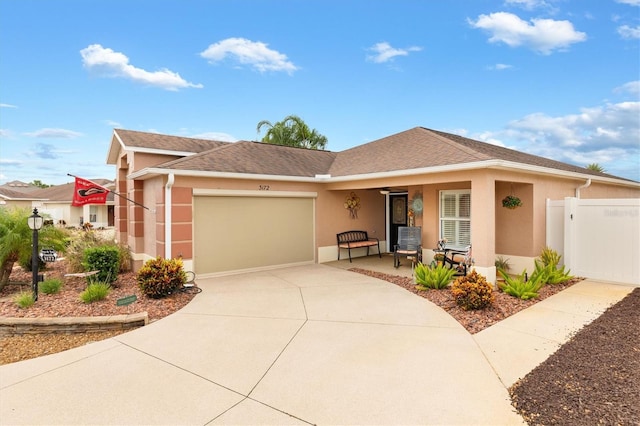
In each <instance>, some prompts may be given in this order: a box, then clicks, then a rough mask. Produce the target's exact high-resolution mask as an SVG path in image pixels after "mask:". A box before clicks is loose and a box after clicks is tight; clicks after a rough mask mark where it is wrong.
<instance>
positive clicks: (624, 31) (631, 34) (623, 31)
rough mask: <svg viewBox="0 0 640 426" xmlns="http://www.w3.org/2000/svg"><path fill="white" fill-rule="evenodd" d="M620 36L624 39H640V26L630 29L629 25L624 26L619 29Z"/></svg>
mask: <svg viewBox="0 0 640 426" xmlns="http://www.w3.org/2000/svg"><path fill="white" fill-rule="evenodd" d="M618 34H619V35H620V37H622V38H624V39H637V38H640V26H637V27H630V26H629V25H622V26H620V27H618Z"/></svg>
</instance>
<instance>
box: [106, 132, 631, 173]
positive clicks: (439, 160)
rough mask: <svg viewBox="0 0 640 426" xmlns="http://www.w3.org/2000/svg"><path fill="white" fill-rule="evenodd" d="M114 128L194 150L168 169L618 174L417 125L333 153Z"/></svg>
mask: <svg viewBox="0 0 640 426" xmlns="http://www.w3.org/2000/svg"><path fill="white" fill-rule="evenodd" d="M115 132H116V133H118V135H120V137H121V138H122V139H123V142H124V144H125V146H136V147H145V148H157V149H163V150H167V151H185V152H194V153H197V154H195V155H192V156H188V157H185V158H181V159H178V160H174V161H170V162H167V163H164V164H161V165H158V166H157V167H156V168H167V169H172V170H192V171H205V172H226V173H245V174H263V175H274V176H297V177H314V176H316V175H327V174H328V175H331V176H332V177H339V176H352V175H362V174H373V173H384V172H394V171H401V170H412V169H424V168H430V167H438V166H455V165H456V164H466V163H473V162H482V161H488V160H502V161H507V162H512V163H520V164H524V165H530V166H538V167H545V168H549V169H554V170H558V171H566V172H572V173H581V174H588V175H594V176H602V177H610V178H616V179H621V178H617V177H615V176H611V175H607V174H604V173H599V172H596V171H592V170H589V169H586V168H583V167H578V166H574V165H571V164H568V163H563V162H560V161H555V160H551V159H548V158H544V157H539V156H535V155H531V154H526V153H523V152H520V151H515V150H512V149H508V148H504V147H500V146H497V145H493V144H489V143H486V142H480V141H477V140H473V139H469V138H465V137H463V136H459V135H455V134H451V133H446V132H441V131H437V130H431V129H427V128H424V127H415V128H413V129H409V130H406V131H404V132H400V133H397V134H394V135H391V136H387V137H385V138H382V139H378V140H376V141H373V142H369V143H367V144H364V145H360V146H356V147H354V148H351V149H347V150H345V151H341V152H337V153H335V152H331V151H318V150H308V149H302V148H292V147H286V146H280V145H270V144H265V143H260V142H246V141H241V142H234V143H231V142H216V141H209V140H200V139H191V138H182V137H177V136H166V135H159V134H155V133H144V132H134V131H130V130H119V129H118V130H115ZM624 180H627V179H624Z"/></svg>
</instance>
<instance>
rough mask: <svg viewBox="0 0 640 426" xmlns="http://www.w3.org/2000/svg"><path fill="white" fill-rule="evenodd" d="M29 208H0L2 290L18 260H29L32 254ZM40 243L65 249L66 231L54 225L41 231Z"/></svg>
mask: <svg viewBox="0 0 640 426" xmlns="http://www.w3.org/2000/svg"><path fill="white" fill-rule="evenodd" d="M29 215H30V212H29V210H28V209H18V208H12V209H9V208H0V290H2V288H4V286H5V285H7V284H8V283H9V276H10V275H11V271H12V270H13V265H14V264H15V263H16V262H19V261H23V262H27V261H28V259H30V256H31V249H32V247H31V244H32V236H33V231H31V229H30V228H29V225H28V224H27V217H29ZM39 232H40V233H39V239H38V241H39V243H40V244H41V245H42V246H43V247H51V248H53V249H55V250H63V249H64V240H65V237H66V233H65V232H64V231H63V230H61V229H58V228H55V227H53V226H45V227H43V228H42V229H41V230H40V231H39Z"/></svg>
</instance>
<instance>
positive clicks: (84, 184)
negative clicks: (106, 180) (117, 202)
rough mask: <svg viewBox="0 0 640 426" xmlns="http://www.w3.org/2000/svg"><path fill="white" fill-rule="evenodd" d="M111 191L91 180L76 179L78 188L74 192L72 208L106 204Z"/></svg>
mask: <svg viewBox="0 0 640 426" xmlns="http://www.w3.org/2000/svg"><path fill="white" fill-rule="evenodd" d="M108 193H109V190H108V189H106V188H103V187H102V186H100V185H98V184H97V183H93V182H91V181H90V180H86V179H82V178H79V177H76V187H75V190H74V191H73V201H72V202H71V205H72V206H75V207H78V206H84V205H85V204H105V203H106V202H107V194H108Z"/></svg>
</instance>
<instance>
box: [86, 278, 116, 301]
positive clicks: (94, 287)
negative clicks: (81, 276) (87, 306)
mask: <svg viewBox="0 0 640 426" xmlns="http://www.w3.org/2000/svg"><path fill="white" fill-rule="evenodd" d="M110 292H111V285H110V284H109V283H107V282H95V283H92V284H89V285H88V286H87V288H86V289H85V290H84V291H83V292H82V293H80V300H82V301H83V302H84V303H93V302H97V301H99V300H103V299H106V297H107V296H108V295H109V293H110Z"/></svg>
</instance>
